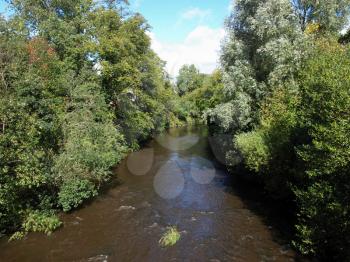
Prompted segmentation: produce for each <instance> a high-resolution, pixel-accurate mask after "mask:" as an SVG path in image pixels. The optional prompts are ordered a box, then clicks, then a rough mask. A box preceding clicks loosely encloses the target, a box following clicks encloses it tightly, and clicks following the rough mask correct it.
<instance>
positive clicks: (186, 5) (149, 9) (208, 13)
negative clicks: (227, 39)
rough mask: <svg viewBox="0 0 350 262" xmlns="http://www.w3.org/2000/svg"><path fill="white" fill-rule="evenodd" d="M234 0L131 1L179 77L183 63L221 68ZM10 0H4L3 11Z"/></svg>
mask: <svg viewBox="0 0 350 262" xmlns="http://www.w3.org/2000/svg"><path fill="white" fill-rule="evenodd" d="M230 3H231V0H175V1H172V0H167V1H164V0H130V4H131V5H130V7H131V9H132V10H133V11H137V12H140V13H141V14H142V15H143V16H144V17H145V18H146V19H147V21H148V23H149V24H150V25H151V27H152V30H151V33H150V36H151V39H152V47H153V49H154V50H155V51H156V52H157V53H158V55H159V56H160V57H161V58H162V59H163V60H165V61H167V70H168V72H169V73H170V74H171V75H173V76H175V75H177V71H178V69H179V68H180V67H181V66H182V65H183V64H192V63H193V64H195V65H196V66H197V67H198V68H199V69H200V70H201V71H202V72H204V73H210V72H211V71H213V70H214V69H215V68H216V67H217V61H218V57H219V50H220V45H221V41H222V39H223V37H224V30H223V24H224V19H225V18H226V17H227V15H228V14H229V9H230ZM5 6H6V3H5V1H4V0H0V13H3V12H5Z"/></svg>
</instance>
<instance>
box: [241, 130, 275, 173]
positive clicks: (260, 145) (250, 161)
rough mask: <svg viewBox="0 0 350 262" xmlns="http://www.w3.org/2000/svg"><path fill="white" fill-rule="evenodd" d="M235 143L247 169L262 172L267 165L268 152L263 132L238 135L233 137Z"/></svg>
mask: <svg viewBox="0 0 350 262" xmlns="http://www.w3.org/2000/svg"><path fill="white" fill-rule="evenodd" d="M235 143H236V148H237V149H238V150H239V152H240V153H241V154H242V156H243V158H244V162H245V164H246V165H247V167H248V168H249V169H251V170H253V171H255V172H262V171H263V170H264V167H266V166H267V165H268V162H269V159H270V152H269V147H268V145H267V144H266V138H265V135H264V133H263V132H261V131H253V132H250V133H242V134H239V135H237V136H236V137H235Z"/></svg>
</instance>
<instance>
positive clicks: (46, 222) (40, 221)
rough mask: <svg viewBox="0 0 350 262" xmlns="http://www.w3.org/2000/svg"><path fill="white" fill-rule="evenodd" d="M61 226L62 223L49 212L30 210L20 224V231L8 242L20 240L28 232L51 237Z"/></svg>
mask: <svg viewBox="0 0 350 262" xmlns="http://www.w3.org/2000/svg"><path fill="white" fill-rule="evenodd" d="M61 225H62V222H61V221H60V220H59V218H58V217H57V216H56V215H55V213H54V212H53V211H51V210H45V211H38V210H34V211H33V210H30V211H28V212H27V215H26V216H25V219H24V221H23V223H22V231H17V232H15V233H14V234H12V236H11V237H10V239H9V241H13V240H19V239H22V238H23V237H25V236H26V234H27V233H28V232H41V233H45V234H47V235H51V233H52V232H53V231H55V230H56V229H57V228H59V227H60V226H61Z"/></svg>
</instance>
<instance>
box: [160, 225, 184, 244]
mask: <svg viewBox="0 0 350 262" xmlns="http://www.w3.org/2000/svg"><path fill="white" fill-rule="evenodd" d="M180 238H181V235H180V233H179V231H178V230H177V228H176V227H169V228H168V229H167V231H166V232H165V233H164V235H163V236H162V238H161V239H160V240H159V245H160V246H161V247H171V246H174V245H175V244H176V243H177V242H178V241H179V240H180Z"/></svg>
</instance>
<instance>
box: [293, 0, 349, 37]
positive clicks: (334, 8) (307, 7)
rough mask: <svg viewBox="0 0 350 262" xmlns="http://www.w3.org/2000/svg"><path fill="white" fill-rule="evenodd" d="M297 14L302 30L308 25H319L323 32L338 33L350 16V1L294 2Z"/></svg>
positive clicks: (310, 0) (311, 0)
mask: <svg viewBox="0 0 350 262" xmlns="http://www.w3.org/2000/svg"><path fill="white" fill-rule="evenodd" d="M291 3H292V5H293V8H294V10H295V13H296V14H297V15H298V17H299V23H300V26H301V29H302V30H303V31H304V30H306V28H307V26H308V24H310V23H314V24H318V25H319V26H320V27H321V29H322V30H325V31H329V32H337V31H339V30H341V29H343V27H344V25H345V24H346V23H347V19H348V15H349V11H350V10H349V7H350V1H349V0H328V1H314V0H292V1H291Z"/></svg>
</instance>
